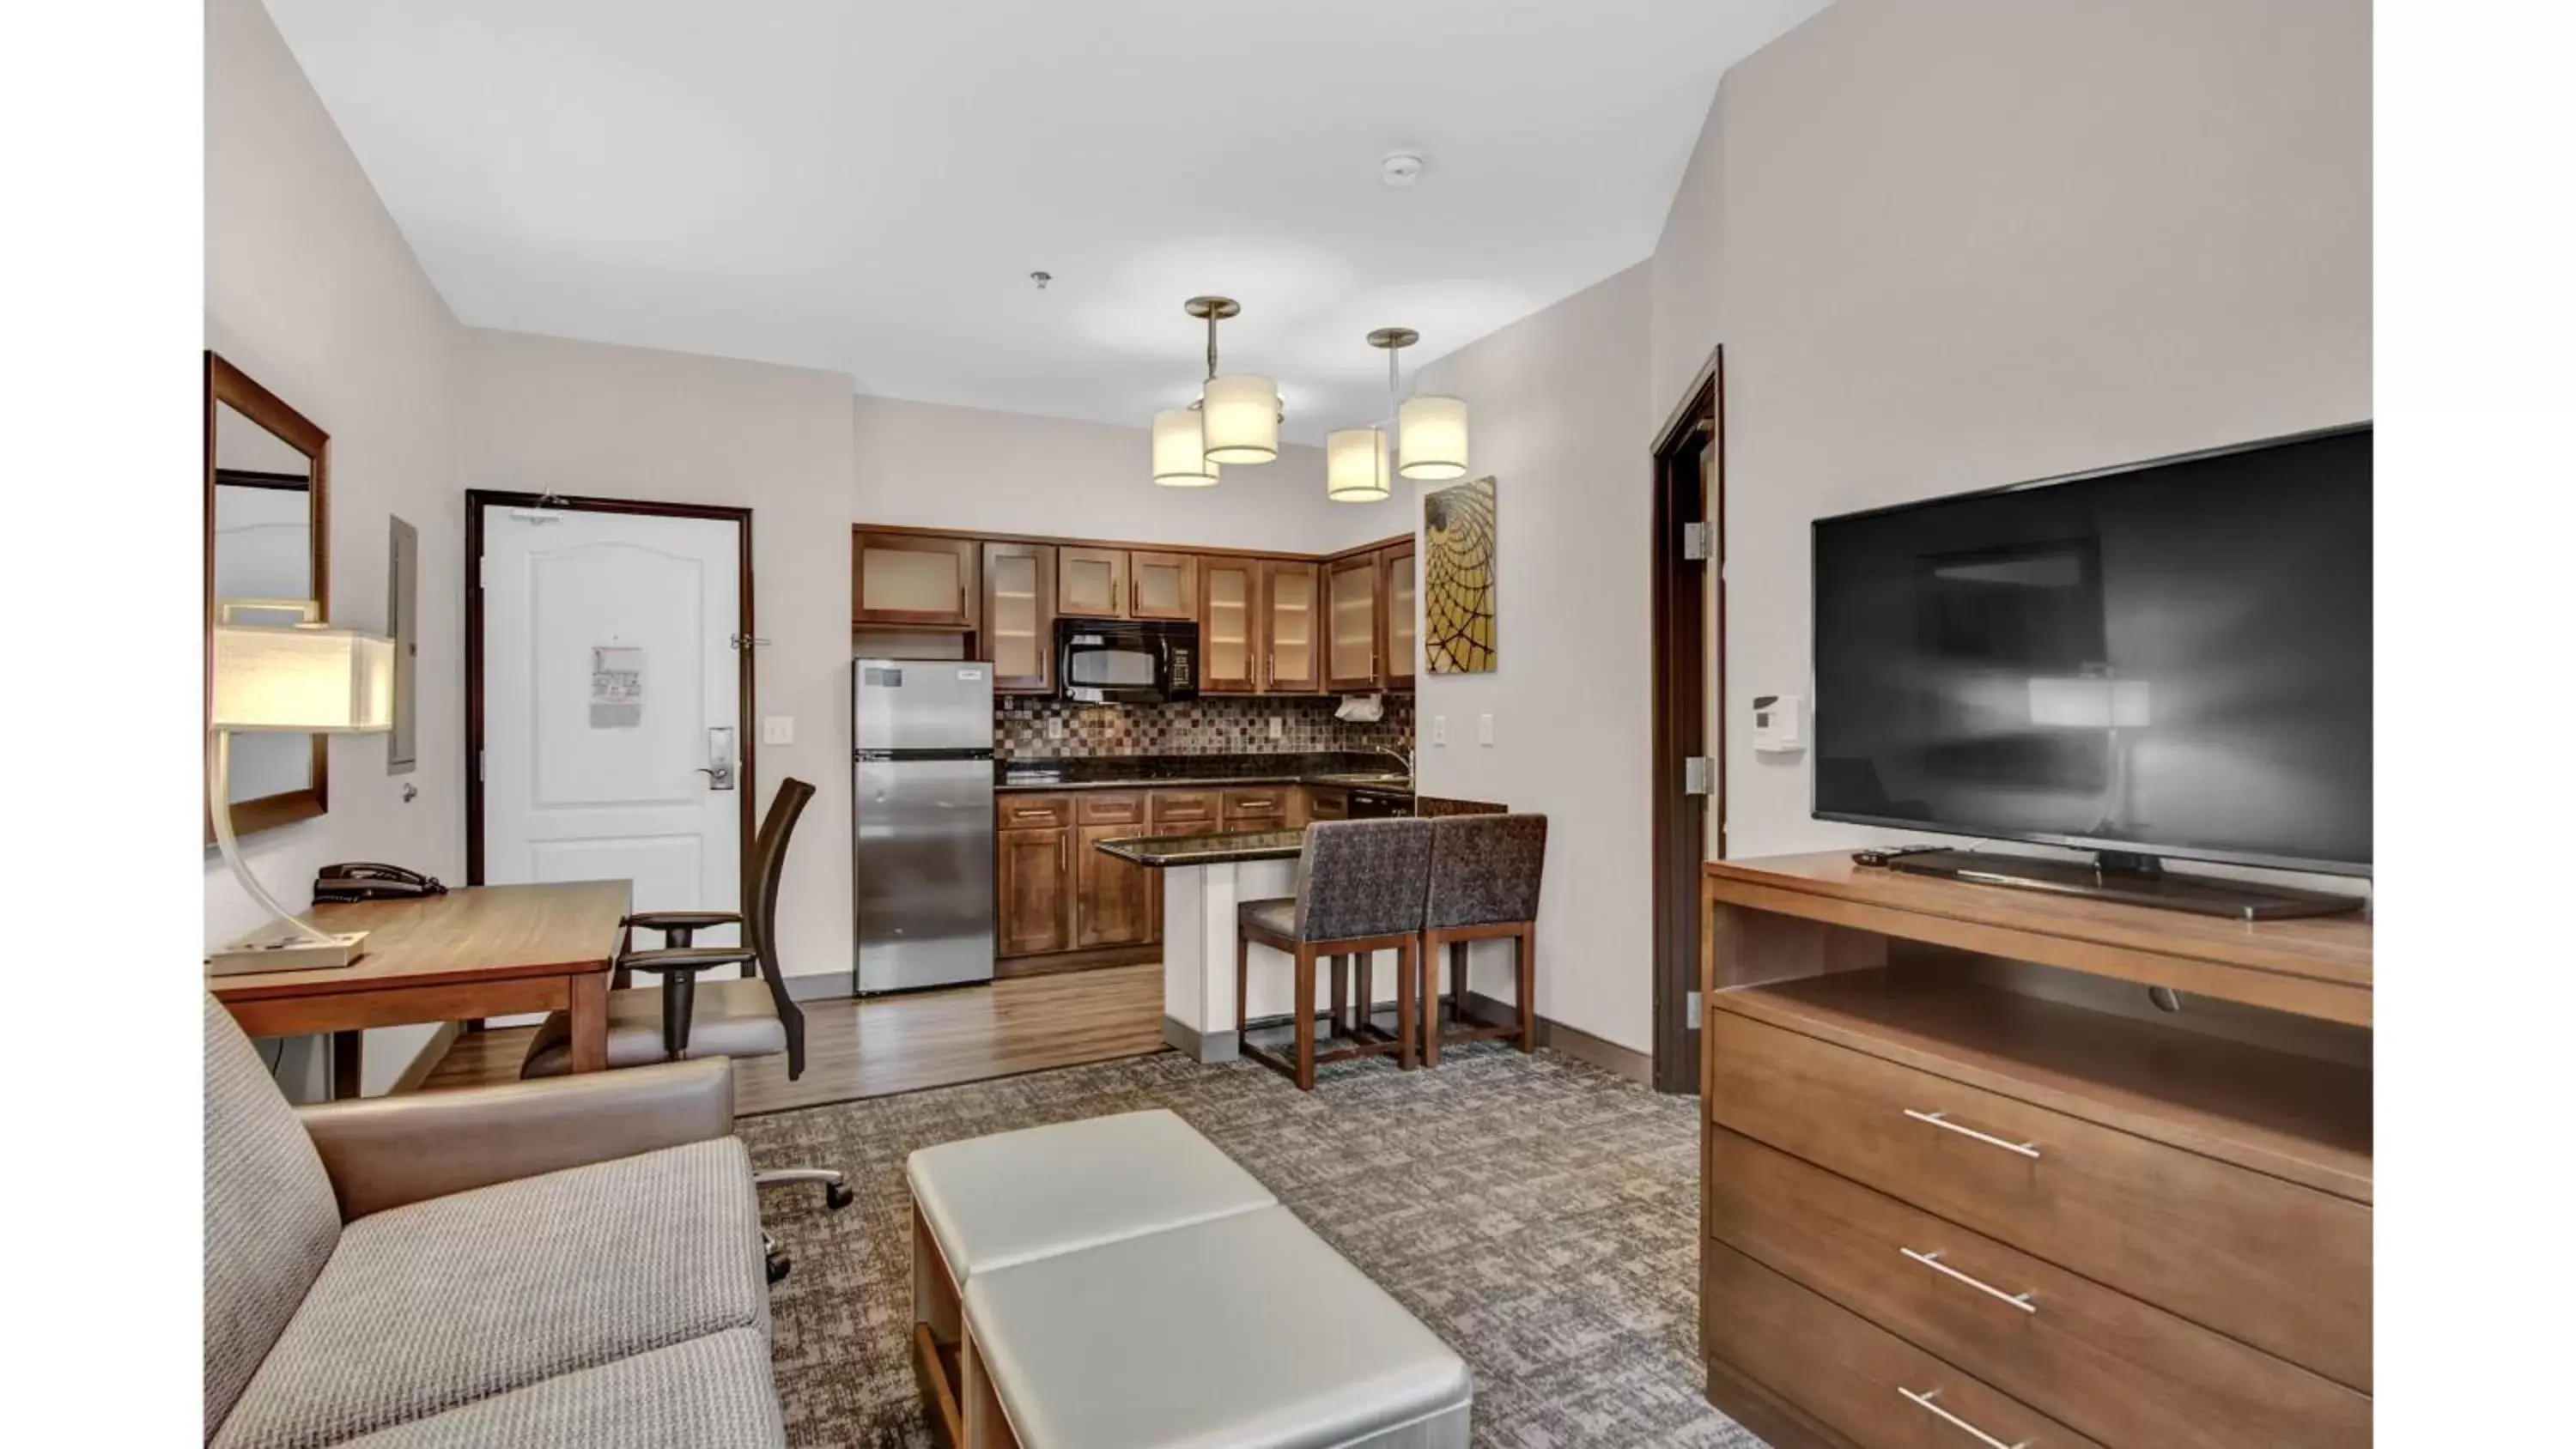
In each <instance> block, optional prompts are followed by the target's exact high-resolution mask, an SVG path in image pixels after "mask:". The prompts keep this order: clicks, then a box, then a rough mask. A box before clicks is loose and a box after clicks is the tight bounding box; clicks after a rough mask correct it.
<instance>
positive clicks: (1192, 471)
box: [1154, 408, 1216, 488]
mask: <svg viewBox="0 0 2576 1449" xmlns="http://www.w3.org/2000/svg"><path fill="white" fill-rule="evenodd" d="M1154 481H1155V482H1157V483H1160V484H1162V485H1163V486H1164V487H1166V488H1212V487H1214V486H1216V465H1215V464H1214V463H1211V462H1209V461H1208V460H1207V446H1206V444H1205V443H1203V442H1202V441H1201V440H1200V433H1199V415H1198V412H1197V410H1196V409H1193V408H1174V409H1172V410H1171V411H1170V412H1167V413H1156V414H1154Z"/></svg>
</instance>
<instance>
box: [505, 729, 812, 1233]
mask: <svg viewBox="0 0 2576 1449" xmlns="http://www.w3.org/2000/svg"><path fill="white" fill-rule="evenodd" d="M813 798H814V787H813V786H812V785H809V784H807V783H805V782H804V781H803V780H796V779H788V780H782V781H780V782H779V784H778V795H777V797H776V798H775V799H772V800H771V801H770V802H769V813H768V814H766V815H764V816H762V817H761V821H760V832H759V834H757V835H755V836H753V837H752V845H751V856H752V860H751V881H750V882H749V884H750V886H751V891H750V899H749V901H748V905H749V907H750V909H749V910H748V911H639V912H637V913H636V914H634V915H631V916H628V917H627V918H626V922H625V924H626V926H627V927H628V930H629V935H628V939H627V943H626V946H625V948H624V949H623V950H622V951H620V952H619V954H618V957H617V966H616V971H615V974H614V975H613V976H611V977H610V979H609V988H610V989H609V993H608V1065H609V1066H611V1067H612V1068H614V1067H636V1066H643V1065H645V1064H647V1063H651V1062H664V1061H679V1060H681V1059H683V1058H687V1057H767V1056H776V1055H778V1054H779V1053H781V1052H784V1053H786V1055H787V1079H788V1080H789V1081H794V1080H796V1079H797V1078H798V1077H801V1076H803V1075H805V1011H804V1008H802V1007H800V1006H798V1005H797V1004H796V998H795V997H793V996H790V995H789V994H788V991H787V978H786V975H785V974H784V972H783V971H782V970H781V969H780V967H779V964H778V944H777V943H778V931H777V921H778V878H779V875H780V873H781V871H783V870H784V868H785V867H786V864H787V840H788V837H789V836H790V835H792V834H794V833H795V830H796V821H797V817H799V816H801V815H803V814H804V813H805V803H806V802H807V801H809V800H811V799H813ZM718 926H740V927H741V928H742V938H743V943H742V944H741V945H739V946H701V945H698V944H697V943H696V933H697V932H699V931H705V930H712V929H714V928H716V927H718ZM639 930H640V931H651V932H654V933H656V934H657V935H659V936H661V937H662V939H663V942H664V944H663V945H662V946H661V947H659V948H657V949H652V950H638V949H636V948H635V945H634V939H633V934H632V933H633V932H634V931H639ZM751 963H757V964H758V966H759V968H760V974H759V975H758V976H756V977H748V978H745V979H743V980H740V981H706V982H701V981H699V980H698V974H699V973H700V972H703V971H711V970H714V969H715V968H716V967H719V966H739V965H745V964H751ZM638 971H642V972H646V973H648V974H650V975H653V976H657V977H660V978H661V979H662V982H663V984H662V985H661V986H660V987H648V988H644V989H641V990H637V989H632V988H631V987H630V986H629V983H630V982H631V981H632V980H633V978H634V973H635V972H638ZM571 1069H572V1018H571V1016H570V1015H569V1014H568V1013H565V1012H561V1011H558V1012H553V1013H550V1014H549V1015H548V1016H547V1017H546V1020H545V1024H544V1025H542V1026H540V1027H538V1028H537V1035H536V1039H535V1040H534V1041H531V1042H529V1043H528V1055H527V1059H526V1060H525V1061H523V1062H522V1063H520V1065H519V1075H520V1076H521V1077H528V1078H533V1077H552V1076H560V1075H562V1074H564V1073H566V1072H568V1071H570V1070H571ZM752 1180H753V1182H754V1183H756V1184H757V1185H758V1186H761V1187H787V1186H792V1185H795V1184H798V1183H820V1184H821V1185H822V1187H823V1201H824V1203H825V1204H826V1205H827V1206H829V1207H832V1208H834V1209H839V1208H845V1207H848V1206H849V1205H850V1202H851V1199H852V1198H853V1197H854V1196H856V1194H854V1193H852V1192H851V1190H850V1187H849V1184H848V1183H847V1182H846V1181H845V1180H844V1179H843V1178H842V1175H841V1174H840V1173H839V1172H838V1171H837V1170H835V1169H832V1168H828V1167H786V1168H773V1169H771V1170H769V1171H766V1172H757V1173H754V1174H752ZM785 1263H786V1260H785V1259H784V1258H776V1257H773V1258H772V1260H771V1266H770V1271H771V1274H772V1280H771V1281H773V1282H774V1281H776V1279H777V1278H778V1277H781V1276H784V1275H785V1272H786V1268H785V1266H784V1265H785Z"/></svg>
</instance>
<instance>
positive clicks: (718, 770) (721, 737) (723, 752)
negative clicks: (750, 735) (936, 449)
mask: <svg viewBox="0 0 2576 1449" xmlns="http://www.w3.org/2000/svg"><path fill="white" fill-rule="evenodd" d="M733 769H734V757H733V727H732V726H730V725H714V726H711V727H709V729H708V730H707V762H706V763H705V764H703V765H700V766H698V773H699V774H701V775H704V776H706V777H707V788H708V789H710V790H730V789H732V788H733V787H734V780H733Z"/></svg>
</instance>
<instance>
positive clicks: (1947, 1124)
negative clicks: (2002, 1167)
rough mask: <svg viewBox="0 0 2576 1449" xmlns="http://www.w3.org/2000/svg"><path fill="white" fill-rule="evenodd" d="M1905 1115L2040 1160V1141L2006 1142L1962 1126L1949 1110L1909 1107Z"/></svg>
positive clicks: (1988, 1144)
mask: <svg viewBox="0 0 2576 1449" xmlns="http://www.w3.org/2000/svg"><path fill="white" fill-rule="evenodd" d="M1905 1115H1906V1116H1908V1117H1911V1118H1913V1119H1914V1120H1915V1121H1917V1122H1929V1123H1931V1124H1932V1125H1933V1126H1935V1127H1938V1128H1940V1129H1941V1130H1942V1131H1944V1132H1956V1133H1958V1134H1959V1135H1960V1136H1962V1137H1973V1138H1975V1139H1977V1140H1978V1141H1979V1142H1982V1143H1984V1144H1986V1145H1987V1146H1988V1147H2000V1148H2002V1149H2003V1150H2004V1151H2006V1152H2018V1153H2020V1154H2021V1155H2022V1156H2024V1157H2027V1158H2029V1159H2030V1160H2031V1161H2033V1162H2037V1161H2038V1160H2039V1144H2038V1143H2036V1142H2006V1141H2005V1140H2004V1139H2002V1138H2000V1137H1990V1136H1988V1135H1987V1134H1985V1133H1983V1132H1980V1131H1978V1130H1977V1129H1976V1128H1974V1127H1962V1126H1960V1125H1959V1124H1958V1123H1956V1122H1953V1121H1951V1120H1950V1114H1949V1113H1947V1112H1917V1111H1915V1110H1914V1109H1913V1108H1911V1107H1908V1108H1906V1109H1905Z"/></svg>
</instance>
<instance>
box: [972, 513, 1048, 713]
mask: <svg viewBox="0 0 2576 1449" xmlns="http://www.w3.org/2000/svg"><path fill="white" fill-rule="evenodd" d="M983 624H984V629H983V634H984V657H985V658H987V659H990V660H992V661H993V692H994V693H995V694H1052V693H1054V692H1055V546H1054V545H1053V544H1044V543H987V544H985V545H984V618H983Z"/></svg>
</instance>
